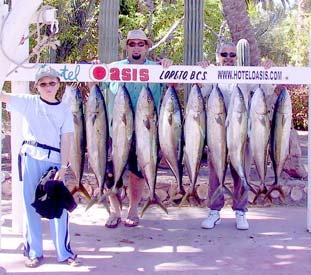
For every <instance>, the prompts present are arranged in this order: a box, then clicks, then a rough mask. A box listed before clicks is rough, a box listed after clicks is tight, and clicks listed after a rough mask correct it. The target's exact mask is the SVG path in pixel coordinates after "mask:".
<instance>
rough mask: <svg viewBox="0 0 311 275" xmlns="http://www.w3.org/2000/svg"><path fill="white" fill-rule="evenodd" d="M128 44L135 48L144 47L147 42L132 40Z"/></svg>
mask: <svg viewBox="0 0 311 275" xmlns="http://www.w3.org/2000/svg"><path fill="white" fill-rule="evenodd" d="M127 45H128V46H129V47H131V48H134V47H139V48H142V47H145V45H146V43H145V42H138V43H135V42H130V43H128V44H127Z"/></svg>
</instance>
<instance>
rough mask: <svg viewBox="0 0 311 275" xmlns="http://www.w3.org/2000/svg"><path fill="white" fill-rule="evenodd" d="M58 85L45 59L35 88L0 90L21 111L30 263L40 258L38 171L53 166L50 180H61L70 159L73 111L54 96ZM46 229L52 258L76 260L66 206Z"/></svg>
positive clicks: (26, 244)
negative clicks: (32, 90) (16, 91)
mask: <svg viewBox="0 0 311 275" xmlns="http://www.w3.org/2000/svg"><path fill="white" fill-rule="evenodd" d="M59 87H60V78H59V73H58V72H57V71H56V70H54V69H53V68H52V67H51V66H49V65H41V66H40V68H39V69H38V71H37V73H36V75H35V88H36V89H37V90H38V92H39V94H36V95H30V94H11V93H5V92H3V91H2V92H1V93H0V100H1V101H2V102H4V103H6V104H8V107H9V109H10V110H11V111H16V112H19V113H20V114H21V115H22V116H23V138H24V142H23V145H22V148H21V152H20V154H21V156H22V165H21V168H22V169H21V171H20V172H22V173H20V174H21V176H22V189H23V206H24V210H25V213H24V215H25V218H24V223H25V226H24V229H25V232H24V255H25V256H26V257H27V258H26V261H25V266H26V267H30V268H34V267H37V266H39V265H40V264H41V263H42V260H43V247H42V224H41V216H40V215H39V214H38V213H37V212H36V210H35V208H34V207H33V206H32V205H31V204H32V203H33V202H34V199H35V192H36V188H37V185H38V183H39V180H40V178H41V177H42V175H43V174H44V173H45V172H46V171H47V170H48V169H49V168H50V167H57V169H58V172H57V173H56V175H55V178H54V179H55V180H59V181H63V179H64V175H65V172H66V169H67V167H68V163H69V162H68V161H69V148H70V142H71V139H72V135H73V132H74V124H73V117H72V113H71V111H70V109H69V108H68V107H67V105H66V104H65V103H62V102H60V101H59V100H58V99H57V98H56V94H57V92H58V89H59ZM49 222H50V230H51V236H52V238H53V242H54V244H55V248H56V253H57V260H58V261H59V262H64V263H66V264H69V265H72V266H77V265H79V261H78V259H77V258H76V255H75V254H74V253H73V252H72V250H71V248H70V237H69V231H68V212H67V211H66V210H65V209H64V210H63V212H62V214H61V216H60V218H54V219H50V220H49Z"/></svg>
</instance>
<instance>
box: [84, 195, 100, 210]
mask: <svg viewBox="0 0 311 275" xmlns="http://www.w3.org/2000/svg"><path fill="white" fill-rule="evenodd" d="M96 202H97V199H96V198H95V199H92V200H91V201H90V202H89V204H88V205H87V206H86V208H85V211H87V210H89V209H90V208H91V207H92V206H93V205H94V204H95V203H96Z"/></svg>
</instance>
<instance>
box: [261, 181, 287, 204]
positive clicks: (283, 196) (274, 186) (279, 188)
mask: <svg viewBox="0 0 311 275" xmlns="http://www.w3.org/2000/svg"><path fill="white" fill-rule="evenodd" d="M274 190H276V191H278V192H279V193H280V195H281V199H282V201H283V202H284V201H285V194H284V191H283V189H282V187H281V186H280V185H279V184H273V186H272V187H271V188H270V189H269V191H268V192H267V194H266V195H265V197H264V200H266V199H267V198H268V197H269V196H270V197H271V193H272V192H273V191H274Z"/></svg>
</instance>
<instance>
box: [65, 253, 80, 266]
mask: <svg viewBox="0 0 311 275" xmlns="http://www.w3.org/2000/svg"><path fill="white" fill-rule="evenodd" d="M64 263H66V264H68V265H70V266H80V265H81V261H80V260H79V259H78V256H77V255H74V256H72V257H69V258H67V260H65V261H64Z"/></svg>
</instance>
